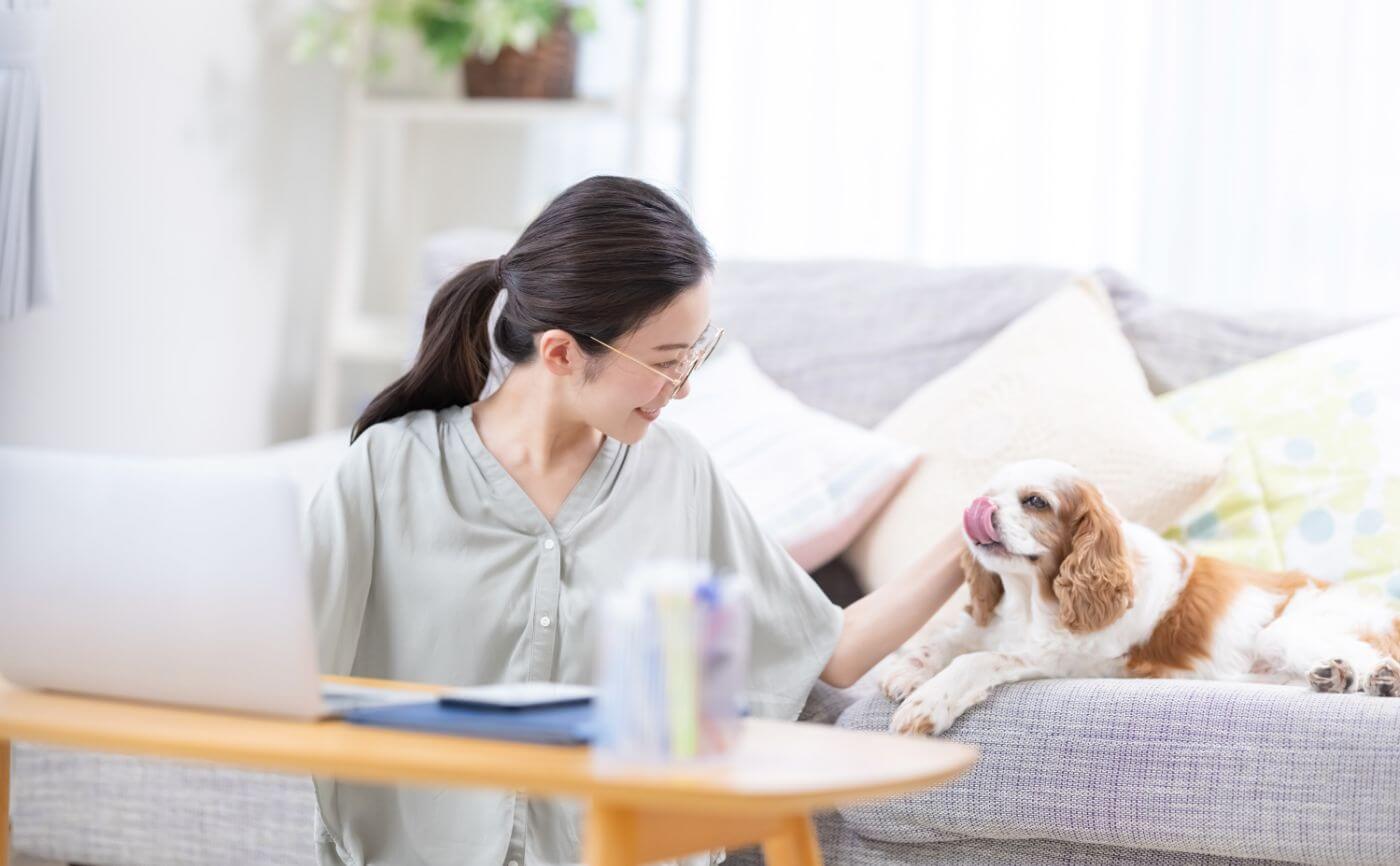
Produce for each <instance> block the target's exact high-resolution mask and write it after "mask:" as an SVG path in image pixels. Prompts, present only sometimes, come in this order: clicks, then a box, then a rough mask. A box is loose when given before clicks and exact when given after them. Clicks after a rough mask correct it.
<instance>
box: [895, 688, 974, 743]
mask: <svg viewBox="0 0 1400 866" xmlns="http://www.w3.org/2000/svg"><path fill="white" fill-rule="evenodd" d="M932 685H936V683H932V682H931V683H925V684H924V685H923V686H920V687H919V688H917V689H915V690H914V693H913V694H911V695H910V696H909V697H908V698H907V699H905V701H904V703H902V704H900V705H899V709H897V710H895V713H894V716H893V717H892V718H891V719H890V731H891V732H893V733H896V734H929V735H933V736H937V735H938V734H941V733H943V732H944V731H946V730H948V728H949V727H951V726H952V724H953V722H955V721H957V719H958V716H959V715H961V712H960V711H959V709H958V708H957V707H956V706H954V703H953V700H952V697H951V696H950V695H949V694H948V693H947V691H946V690H944V689H939V688H930V686H932Z"/></svg>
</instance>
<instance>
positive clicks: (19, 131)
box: [0, 0, 50, 322]
mask: <svg viewBox="0 0 1400 866" xmlns="http://www.w3.org/2000/svg"><path fill="white" fill-rule="evenodd" d="M48 13H49V9H48V0H0V322H5V321H9V320H11V319H15V318H18V317H19V316H20V315H21V314H22V313H25V312H28V311H29V310H31V309H33V308H34V307H37V306H39V305H40V304H43V303H46V302H47V301H48V300H49V294H50V290H49V283H50V262H49V250H48V236H47V229H48V226H47V223H46V221H45V214H44V208H45V198H44V186H43V182H42V181H43V178H42V176H41V174H40V159H39V155H40V146H39V128H40V123H39V105H40V95H41V94H40V86H39V56H40V49H41V47H42V45H43V41H44V34H45V28H46V27H47V24H48Z"/></svg>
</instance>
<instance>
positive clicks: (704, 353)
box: [583, 324, 724, 400]
mask: <svg viewBox="0 0 1400 866" xmlns="http://www.w3.org/2000/svg"><path fill="white" fill-rule="evenodd" d="M583 336H585V337H588V339H590V340H594V341H595V342H598V343H602V344H603V345H604V346H607V347H608V348H609V349H611V350H612V351H614V352H616V353H618V354H619V355H621V356H622V357H624V358H626V359H627V360H629V361H631V362H632V363H634V364H640V365H641V366H643V367H646V368H647V369H648V370H650V371H652V372H653V373H655V374H656V375H658V376H660V377H661V378H663V379H665V380H666V381H667V382H670V383H671V384H672V385H674V386H675V387H674V388H672V389H671V393H670V394H668V395H667V396H666V399H667V400H671V399H673V398H674V397H675V396H676V394H677V393H678V392H679V391H680V390H681V386H682V385H684V384H685V382H686V380H687V379H689V378H690V374H691V373H694V372H695V368H696V367H699V366H700V365H701V364H703V363H705V359H706V358H708V357H710V353H711V352H713V351H714V350H715V346H716V345H717V344H718V343H719V338H720V337H723V336H724V329H723V328H717V327H715V326H714V325H713V324H709V325H706V326H705V330H704V331H702V332H701V334H700V338H699V339H697V340H696V341H695V343H694V345H692V346H691V347H690V348H689V349H686V350H685V354H684V355H682V356H681V357H680V359H679V360H678V361H677V362H676V363H678V364H679V365H680V366H679V367H678V370H679V376H671V375H669V374H667V373H663V372H662V371H661V370H658V369H656V366H655V365H654V364H648V363H647V362H646V361H642V360H639V359H637V358H634V357H632V356H631V355H629V354H627V353H626V352H624V351H622V350H621V349H619V348H617V347H615V346H609V345H608V344H607V343H604V342H603V341H602V340H599V339H598V338H597V337H594V336H592V335H590V334H584V335H583Z"/></svg>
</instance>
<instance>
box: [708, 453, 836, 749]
mask: <svg viewBox="0 0 1400 866" xmlns="http://www.w3.org/2000/svg"><path fill="white" fill-rule="evenodd" d="M695 447H697V448H698V449H699V450H700V452H701V453H702V454H703V459H701V460H700V461H699V471H700V475H699V482H700V488H701V490H700V495H699V496H697V497H696V500H697V504H698V507H699V508H700V509H701V511H700V513H699V514H698V517H699V519H700V522H701V527H700V530H701V536H700V537H701V538H702V539H707V540H708V545H709V551H708V558H709V560H710V562H711V563H712V564H713V565H714V566H716V567H718V568H720V569H730V570H733V571H736V572H738V573H740V574H742V575H744V576H746V577H747V578H748V579H749V583H750V586H751V587H752V593H751V596H750V600H751V609H752V612H753V632H752V639H751V641H750V649H749V675H748V698H749V705H750V711H751V714H752V715H754V716H756V717H759V718H771V719H782V720H786V721H793V720H796V719H797V717H798V714H799V713H801V711H802V707H803V706H804V705H805V704H806V702H807V696H808V694H809V693H810V692H811V691H812V688H813V686H815V685H816V682H817V679H818V677H819V676H820V675H821V672H822V670H823V669H824V668H825V667H826V665H827V662H829V661H830V660H831V655H832V653H833V652H834V651H835V649H836V642H837V638H839V637H840V635H841V627H842V621H843V616H844V614H845V611H844V610H843V609H842V608H841V607H840V606H839V605H837V604H835V603H834V602H832V601H831V600H830V599H829V598H827V596H826V594H825V593H824V592H822V590H821V587H819V586H818V585H817V582H816V581H815V580H813V579H812V577H811V575H809V574H808V573H807V572H806V571H805V570H804V569H803V568H802V566H800V565H798V564H797V562H796V560H794V559H793V558H792V557H791V556H790V555H789V554H788V552H787V551H786V550H784V549H783V547H782V545H780V544H778V542H777V541H775V540H773V538H772V537H770V536H769V535H768V534H767V533H766V532H764V531H763V529H762V528H761V527H760V526H759V525H758V523H757V521H755V519H754V517H753V514H752V513H751V512H750V511H749V508H748V506H747V505H745V504H744V502H743V500H741V499H740V498H739V495H738V494H737V493H736V492H735V491H734V488H733V486H732V485H731V484H730V483H729V480H728V479H727V478H725V477H724V475H723V474H722V473H721V472H720V471H719V469H718V468H717V467H716V466H715V464H714V462H713V460H712V459H711V458H710V455H709V452H707V451H705V450H704V447H703V446H702V445H700V444H699V442H698V440H697V441H696V442H695Z"/></svg>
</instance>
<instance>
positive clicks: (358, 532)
mask: <svg viewBox="0 0 1400 866" xmlns="http://www.w3.org/2000/svg"><path fill="white" fill-rule="evenodd" d="M375 433H376V430H375V428H373V427H371V428H370V429H369V430H366V431H365V432H364V433H363V434H361V435H360V437H359V438H358V439H356V440H355V442H354V443H353V444H352V445H351V446H350V448H349V449H348V450H347V451H346V453H345V456H344V457H343V458H342V459H341V462H340V465H339V466H338V467H337V468H336V470H335V472H334V473H333V474H332V475H331V477H330V478H328V479H326V481H325V482H324V483H323V484H322V485H321V487H320V489H319V490H317V491H316V495H315V496H313V497H312V499H311V503H310V504H309V505H308V506H307V514H306V533H305V536H304V538H303V544H304V548H305V553H306V561H307V568H308V572H309V579H310V583H311V597H312V605H313V608H312V609H313V611H314V613H315V618H316V653H317V659H318V661H319V664H320V669H321V673H323V674H342V675H348V674H349V673H350V668H351V666H352V665H353V664H354V661H355V649H356V645H357V643H358V641H359V636H360V624H361V622H362V620H363V619H364V613H365V602H366V600H367V599H368V597H369V588H370V582H371V580H372V578H373V575H374V548H375V536H376V534H377V531H378V512H377V506H376V492H375V477H374V466H373V460H372V456H373V451H374V450H375V449H377V448H379V447H382V445H383V443H382V442H376V441H375V440H376V439H378V438H380V437H378V436H376V435H375Z"/></svg>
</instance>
